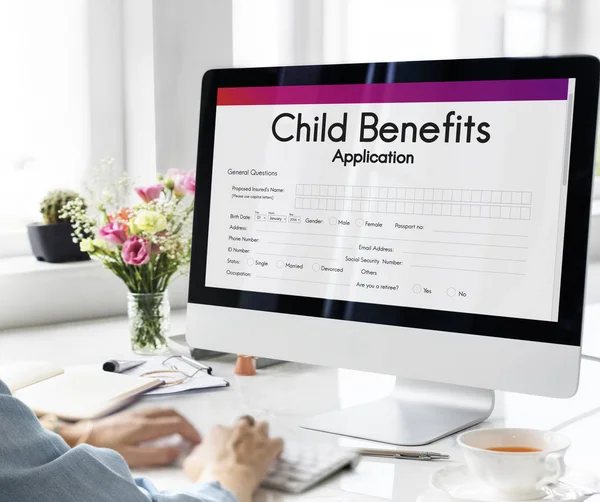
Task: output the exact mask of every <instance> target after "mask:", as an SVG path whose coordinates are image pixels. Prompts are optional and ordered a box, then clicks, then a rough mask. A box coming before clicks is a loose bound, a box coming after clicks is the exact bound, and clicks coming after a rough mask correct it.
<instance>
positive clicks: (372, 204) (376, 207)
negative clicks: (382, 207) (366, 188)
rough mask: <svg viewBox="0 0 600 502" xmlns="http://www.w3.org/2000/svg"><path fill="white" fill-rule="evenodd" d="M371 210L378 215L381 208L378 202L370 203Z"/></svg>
mask: <svg viewBox="0 0 600 502" xmlns="http://www.w3.org/2000/svg"><path fill="white" fill-rule="evenodd" d="M369 208H370V210H371V212H372V213H376V212H377V209H378V208H379V203H378V202H377V201H376V200H372V201H370V202H369Z"/></svg>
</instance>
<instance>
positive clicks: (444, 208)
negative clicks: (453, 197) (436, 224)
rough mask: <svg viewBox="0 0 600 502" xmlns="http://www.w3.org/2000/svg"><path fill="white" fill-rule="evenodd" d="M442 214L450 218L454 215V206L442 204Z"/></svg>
mask: <svg viewBox="0 0 600 502" xmlns="http://www.w3.org/2000/svg"><path fill="white" fill-rule="evenodd" d="M442 214H443V215H444V216H450V215H451V214H452V204H442Z"/></svg>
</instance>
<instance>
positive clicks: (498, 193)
mask: <svg viewBox="0 0 600 502" xmlns="http://www.w3.org/2000/svg"><path fill="white" fill-rule="evenodd" d="M296 196H301V197H307V196H310V197H329V198H334V199H337V198H345V199H370V200H372V199H385V200H405V201H406V200H410V201H425V202H460V203H484V204H498V205H519V206H521V205H523V206H531V203H532V198H533V197H532V193H531V192H524V191H510V190H472V189H458V188H425V187H423V188H419V187H373V186H353V185H296Z"/></svg>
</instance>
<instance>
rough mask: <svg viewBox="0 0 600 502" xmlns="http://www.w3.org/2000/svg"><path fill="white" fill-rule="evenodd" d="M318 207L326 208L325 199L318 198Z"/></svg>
mask: <svg viewBox="0 0 600 502" xmlns="http://www.w3.org/2000/svg"><path fill="white" fill-rule="evenodd" d="M319 209H327V199H319Z"/></svg>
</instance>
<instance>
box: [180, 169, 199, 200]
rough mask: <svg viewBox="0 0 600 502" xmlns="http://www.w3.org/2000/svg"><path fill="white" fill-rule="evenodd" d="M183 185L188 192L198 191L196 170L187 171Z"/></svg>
mask: <svg viewBox="0 0 600 502" xmlns="http://www.w3.org/2000/svg"><path fill="white" fill-rule="evenodd" d="M181 186H182V187H183V189H184V190H185V191H186V192H187V193H189V194H193V193H194V192H195V191H196V171H189V172H187V173H185V176H184V177H183V180H182V181H181Z"/></svg>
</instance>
